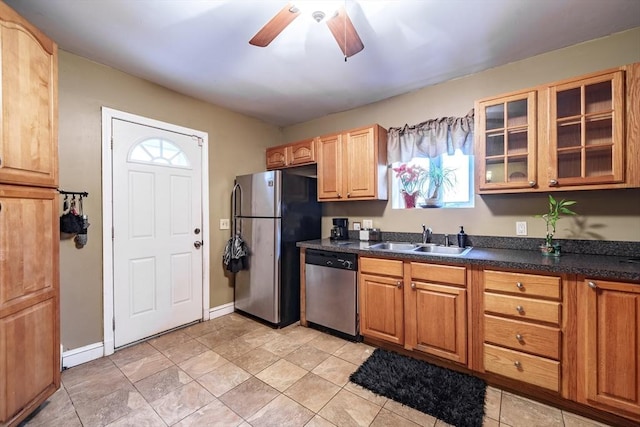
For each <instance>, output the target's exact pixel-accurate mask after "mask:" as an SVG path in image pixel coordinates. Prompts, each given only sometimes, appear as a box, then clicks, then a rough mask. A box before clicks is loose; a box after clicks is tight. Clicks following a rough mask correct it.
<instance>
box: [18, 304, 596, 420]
mask: <svg viewBox="0 0 640 427" xmlns="http://www.w3.org/2000/svg"><path fill="white" fill-rule="evenodd" d="M373 350H374V348H373V347H370V346H368V345H365V344H362V343H358V344H356V343H352V342H348V341H344V340H341V339H339V338H336V337H334V336H331V335H327V334H324V333H321V332H318V331H316V330H313V329H309V328H304V327H301V326H299V325H292V326H289V327H287V328H284V329H280V330H274V329H271V328H269V327H266V326H264V325H262V324H260V323H257V322H254V321H252V320H249V319H247V318H245V317H243V316H240V315H238V314H230V315H227V316H223V317H219V318H217V319H214V320H210V321H208V322H203V323H199V324H196V325H193V326H189V327H187V328H184V329H181V330H178V331H174V332H171V333H169V334H166V335H163V336H160V337H158V338H154V339H151V340H149V341H147V342H144V343H141V344H137V345H135V346H132V347H129V348H126V349H123V350H120V351H117V352H116V353H115V354H113V355H112V356H109V357H103V358H101V359H98V360H94V361H92V362H89V363H86V364H83V365H80V366H76V367H73V368H71V369H68V370H66V371H64V372H63V373H62V387H61V388H60V390H58V391H57V392H56V393H55V394H54V395H53V396H52V397H51V398H50V399H49V400H48V402H46V403H45V404H44V405H43V406H41V409H40V410H39V411H38V412H36V413H35V415H34V416H33V417H32V418H31V419H29V420H28V421H26V422H24V423H23V425H24V426H29V427H35V426H47V427H50V426H60V427H73V426H85V427H90V426H91V427H92V426H110V427H111V426H136V427H138V426H180V427H183V426H241V427H247V426H274V427H275V426H278V427H281V426H308V427H323V426H334V425H335V426H394V427H395V426H416V425H420V426H446V425H447V424H446V423H444V422H442V421H439V420H437V419H435V418H433V417H431V416H429V415H426V414H423V413H421V412H418V411H416V410H413V409H411V408H408V407H406V406H402V405H400V404H398V403H396V402H394V401H392V400H389V399H386V398H384V397H380V396H376V395H374V394H372V393H370V392H368V391H367V390H365V389H363V388H361V387H359V386H356V385H354V384H353V383H350V382H349V381H348V377H349V374H351V373H352V372H353V371H355V370H356V368H357V367H358V366H359V365H360V364H361V363H362V362H363V361H364V360H366V359H367V357H368V356H369V355H370V354H371V352H372V351H373ZM485 414H486V416H485V423H484V425H485V426H491V427H494V426H512V427H517V426H526V427H533V426H545V427H547V426H566V427H569V426H571V427H574V426H602V425H603V424H599V423H596V422H593V421H591V420H588V419H585V418H582V417H579V416H577V415H573V414H570V413H567V412H565V411H561V410H559V409H556V408H553V407H550V406H546V405H542V404H540V403H537V402H534V401H531V400H528V399H524V398H521V397H517V396H515V395H513V394H510V393H507V392H504V391H501V390H499V389H496V388H492V387H489V388H488V390H487V398H486V411H485Z"/></svg>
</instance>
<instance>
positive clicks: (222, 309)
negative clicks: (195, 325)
mask: <svg viewBox="0 0 640 427" xmlns="http://www.w3.org/2000/svg"><path fill="white" fill-rule="evenodd" d="M234 311H235V306H234V304H233V303H232V302H230V303H227V304H222V305H219V306H217V307H213V308H212V309H210V310H209V318H210V319H215V318H216V317H220V316H224V315H226V314H231V313H233V312H234Z"/></svg>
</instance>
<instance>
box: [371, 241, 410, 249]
mask: <svg viewBox="0 0 640 427" xmlns="http://www.w3.org/2000/svg"><path fill="white" fill-rule="evenodd" d="M417 247H418V244H416V243H405V242H382V243H376V244H373V245H369V249H378V250H383V251H412V250H414V249H416V248H417Z"/></svg>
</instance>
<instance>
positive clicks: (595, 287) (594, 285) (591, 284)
mask: <svg viewBox="0 0 640 427" xmlns="http://www.w3.org/2000/svg"><path fill="white" fill-rule="evenodd" d="M587 284H588V285H589V287H590V288H591V289H597V288H598V285H596V282H587Z"/></svg>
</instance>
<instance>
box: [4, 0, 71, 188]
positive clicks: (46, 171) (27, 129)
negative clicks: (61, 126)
mask: <svg viewBox="0 0 640 427" xmlns="http://www.w3.org/2000/svg"><path fill="white" fill-rule="evenodd" d="M0 44H1V46H2V50H0V55H1V57H0V67H1V68H0V85H1V86H0V94H1V96H2V109H1V110H2V120H1V121H0V182H3V183H12V184H24V185H38V186H45V187H54V186H56V185H57V181H58V161H57V159H58V145H57V141H58V139H57V138H58V128H57V102H58V93H57V83H58V72H57V70H58V68H57V47H56V45H55V44H54V43H53V42H52V41H51V40H50V39H48V38H47V37H46V36H44V34H42V33H41V32H40V31H38V30H37V29H36V28H35V27H33V26H32V25H30V24H29V23H28V22H26V21H24V20H23V19H22V18H21V17H20V16H19V15H17V14H16V13H15V12H14V11H13V10H12V9H10V8H9V7H8V6H6V5H5V4H2V3H0Z"/></svg>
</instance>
